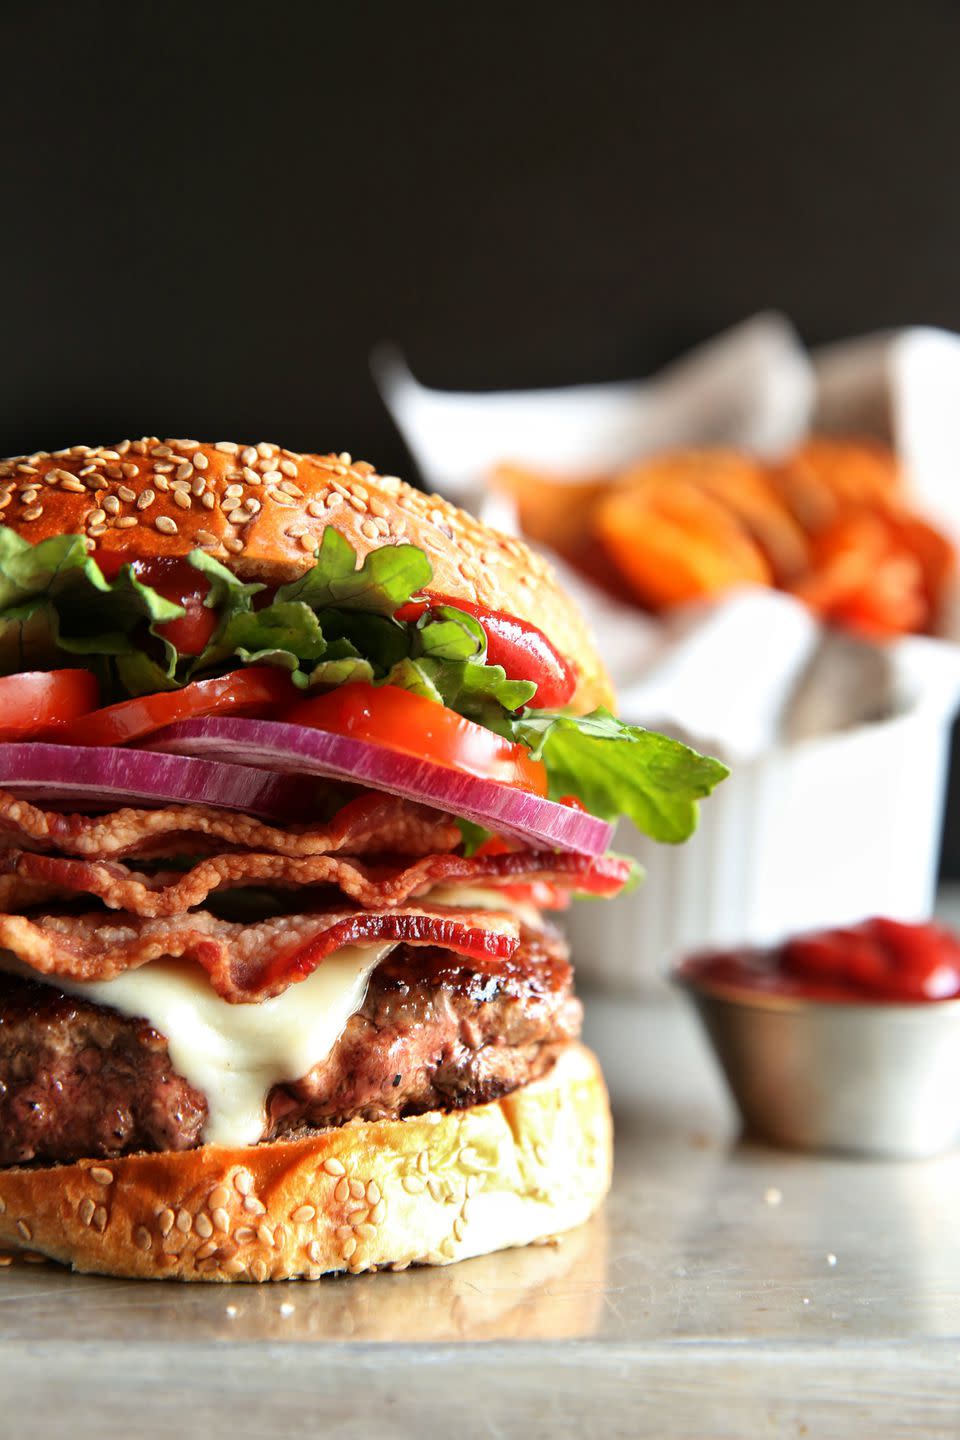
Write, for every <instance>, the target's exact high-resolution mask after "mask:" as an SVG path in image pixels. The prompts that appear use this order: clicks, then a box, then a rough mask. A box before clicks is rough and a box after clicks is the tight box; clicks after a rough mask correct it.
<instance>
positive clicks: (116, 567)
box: [93, 551, 218, 655]
mask: <svg viewBox="0 0 960 1440" xmlns="http://www.w3.org/2000/svg"><path fill="white" fill-rule="evenodd" d="M93 558H94V559H95V560H96V562H97V564H98V565H99V566H100V569H101V570H102V571H103V574H104V576H105V577H106V579H107V580H115V579H116V577H117V576H118V575H119V573H120V570H121V569H122V567H123V566H124V565H126V564H129V565H130V568H131V570H132V571H133V573H134V575H135V576H136V578H137V579H138V580H139V581H140V583H141V584H142V585H149V586H150V588H151V589H152V590H156V592H157V594H158V595H162V596H163V598H164V599H165V600H172V601H173V603H174V604H175V605H182V606H183V608H184V610H185V611H186V614H184V615H181V617H180V619H179V620H168V621H167V623H166V624H165V625H158V626H157V634H158V635H162V636H163V637H164V638H165V639H167V640H169V641H170V643H171V644H172V645H175V646H176V647H177V649H178V650H179V652H180V654H181V655H200V654H202V653H203V651H204V650H205V649H206V648H207V644H208V642H209V641H210V639H211V637H212V636H213V632H214V631H215V630H216V628H217V624H218V618H217V614H216V611H215V610H208V609H207V607H206V606H205V605H204V603H203V602H204V600H205V598H206V596H207V593H208V592H209V589H210V582H209V580H207V579H206V578H205V577H204V576H203V575H201V574H200V572H199V570H195V569H194V568H193V566H192V565H191V564H190V563H189V561H188V560H186V559H181V558H180V557H179V556H157V557H155V558H147V559H134V560H129V559H128V557H127V556H125V555H124V554H123V552H122V551H107V552H102V551H97V552H95V554H94V557H93Z"/></svg>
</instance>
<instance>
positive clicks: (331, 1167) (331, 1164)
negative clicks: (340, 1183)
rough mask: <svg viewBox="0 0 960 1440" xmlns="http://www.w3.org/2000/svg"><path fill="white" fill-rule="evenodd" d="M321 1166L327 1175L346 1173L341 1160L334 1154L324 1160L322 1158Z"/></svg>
mask: <svg viewBox="0 0 960 1440" xmlns="http://www.w3.org/2000/svg"><path fill="white" fill-rule="evenodd" d="M323 1168H324V1170H325V1171H326V1172H327V1174H328V1175H345V1174H346V1173H347V1172H346V1170H345V1169H344V1167H343V1164H342V1163H341V1161H339V1160H338V1159H337V1158H336V1156H334V1155H331V1156H329V1157H328V1158H327V1159H326V1160H324V1162H323Z"/></svg>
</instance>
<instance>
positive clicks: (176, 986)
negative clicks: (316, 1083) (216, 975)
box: [4, 943, 394, 1146]
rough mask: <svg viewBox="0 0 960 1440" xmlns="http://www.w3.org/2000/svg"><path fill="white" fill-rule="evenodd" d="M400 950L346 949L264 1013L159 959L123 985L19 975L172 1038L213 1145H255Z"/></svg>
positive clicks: (177, 1064) (185, 966) (190, 970)
mask: <svg viewBox="0 0 960 1440" xmlns="http://www.w3.org/2000/svg"><path fill="white" fill-rule="evenodd" d="M393 948H394V946H393V944H392V943H390V944H383V945H347V946H344V947H343V948H342V949H340V950H337V951H336V952H335V953H334V954H332V955H328V956H327V957H326V958H325V959H324V961H323V964H322V965H318V966H317V968H316V970H314V971H313V973H312V974H311V975H308V976H307V978H306V979H305V980H301V981H299V982H298V983H297V984H296V985H291V986H290V988H289V989H288V990H285V991H284V992H283V994H282V995H277V996H275V997H274V998H273V999H272V1000H264V1001H262V1002H261V1003H260V1004H258V1005H231V1004H230V1003H229V1002H228V1001H226V1000H222V999H221V998H220V996H219V995H218V994H217V992H216V991H215V990H214V989H213V987H212V986H211V984H210V980H209V978H208V976H207V973H206V971H205V970H203V969H201V967H200V966H199V965H193V964H189V963H187V962H185V961H182V960H154V961H153V962H152V963H151V964H149V965H142V966H140V968H139V969H137V970H128V971H127V972H126V974H124V975H118V976H117V978H116V979H115V980H86V981H82V980H68V979H66V978H65V977H64V976H62V975H39V974H37V973H36V972H35V971H30V970H28V969H27V967H25V966H19V965H17V966H13V965H9V964H7V965H5V967H4V968H7V969H13V968H16V969H17V971H18V973H20V974H29V975H30V976H31V978H32V979H35V980H45V981H48V982H49V983H50V984H51V985H55V986H56V987H57V989H58V990H63V991H65V992H66V994H68V995H75V996H77V997H78V998H82V999H84V1000H90V1001H92V1002H93V1003H94V1004H97V1005H109V1006H110V1007H111V1009H113V1010H118V1011H119V1012H120V1014H121V1015H129V1016H133V1017H139V1018H141V1019H144V1020H146V1021H147V1022H148V1023H149V1024H150V1025H152V1026H153V1027H154V1029H156V1030H158V1031H159V1032H160V1034H161V1035H164V1036H165V1037H166V1040H167V1044H168V1046H169V1049H170V1059H171V1062H172V1064H173V1067H174V1069H175V1070H176V1071H177V1073H178V1074H179V1075H182V1076H183V1078H184V1079H185V1080H188V1081H189V1082H190V1084H191V1085H194V1086H196V1088H197V1089H198V1090H200V1091H202V1093H203V1094H204V1095H205V1096H206V1099H207V1121H206V1125H205V1126H204V1130H203V1140H204V1143H205V1144H207V1145H235V1146H239V1145H254V1144H256V1142H257V1141H258V1140H259V1139H260V1137H261V1135H262V1133H263V1124H264V1115H265V1106H266V1101H267V1096H268V1095H269V1093H270V1091H271V1090H272V1088H273V1086H274V1085H279V1084H283V1083H284V1082H287V1081H292V1080H299V1079H301V1078H302V1077H303V1076H304V1075H306V1074H307V1072H308V1071H309V1070H312V1069H313V1067H314V1066H315V1065H319V1064H320V1062H321V1061H323V1060H325V1059H326V1058H327V1056H328V1055H329V1054H330V1052H331V1050H332V1049H333V1047H334V1046H335V1045H336V1043H337V1041H338V1040H339V1038H340V1036H341V1035H342V1034H343V1031H344V1028H345V1026H346V1024H347V1021H348V1020H349V1019H350V1016H351V1015H353V1014H355V1012H356V1011H357V1010H359V1009H360V1007H361V1005H362V1004H363V998H364V995H365V993H366V989H367V982H368V980H369V979H370V975H371V973H372V972H373V970H374V969H375V968H376V966H377V965H379V964H380V961H381V960H382V959H383V958H384V956H385V955H387V954H389V952H390V951H391V950H392V949H393Z"/></svg>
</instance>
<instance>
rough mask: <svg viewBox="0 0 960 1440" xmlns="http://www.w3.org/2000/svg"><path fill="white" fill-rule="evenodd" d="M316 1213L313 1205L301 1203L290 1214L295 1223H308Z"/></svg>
mask: <svg viewBox="0 0 960 1440" xmlns="http://www.w3.org/2000/svg"><path fill="white" fill-rule="evenodd" d="M316 1213H317V1212H316V1209H315V1207H314V1206H313V1205H299V1206H298V1207H297V1209H296V1210H294V1212H293V1214H292V1215H291V1216H290V1219H291V1220H292V1221H293V1223H294V1224H295V1225H308V1224H309V1223H310V1221H311V1220H312V1219H313V1218H314V1216H315V1215H316Z"/></svg>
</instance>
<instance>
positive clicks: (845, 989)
mask: <svg viewBox="0 0 960 1440" xmlns="http://www.w3.org/2000/svg"><path fill="white" fill-rule="evenodd" d="M679 974H680V976H681V977H682V978H685V979H689V980H694V981H696V982H698V983H700V984H703V985H709V986H710V987H711V988H716V989H722V990H749V991H751V992H753V993H757V992H760V993H762V994H766V995H785V996H794V997H797V998H801V999H805V1000H826V1001H835V1002H836V1001H840V1002H843V1001H846V1002H848V1003H849V1002H851V1001H871V1000H872V1001H877V1002H887V1003H896V1002H898V1001H899V1002H900V1003H904V1002H907V1003H910V1002H916V1001H922V1000H953V999H956V998H957V997H958V996H960V939H958V938H957V937H956V936H955V935H953V934H951V932H950V931H949V930H945V929H944V928H943V927H942V926H940V925H906V924H903V923H902V922H901V921H898V920H886V919H883V918H876V919H873V920H864V921H863V922H862V923H861V924H859V925H851V926H849V927H847V928H846V929H838V930H821V931H817V932H815V933H813V934H809V935H799V936H797V937H795V938H794V939H792V940H787V941H785V942H784V943H783V944H782V945H779V946H776V947H775V948H773V949H770V950H741V951H725V952H718V951H715V952H710V953H707V954H703V955H695V956H693V957H692V958H691V959H689V960H686V961H684V963H683V964H682V965H681V966H680V970H679Z"/></svg>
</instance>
